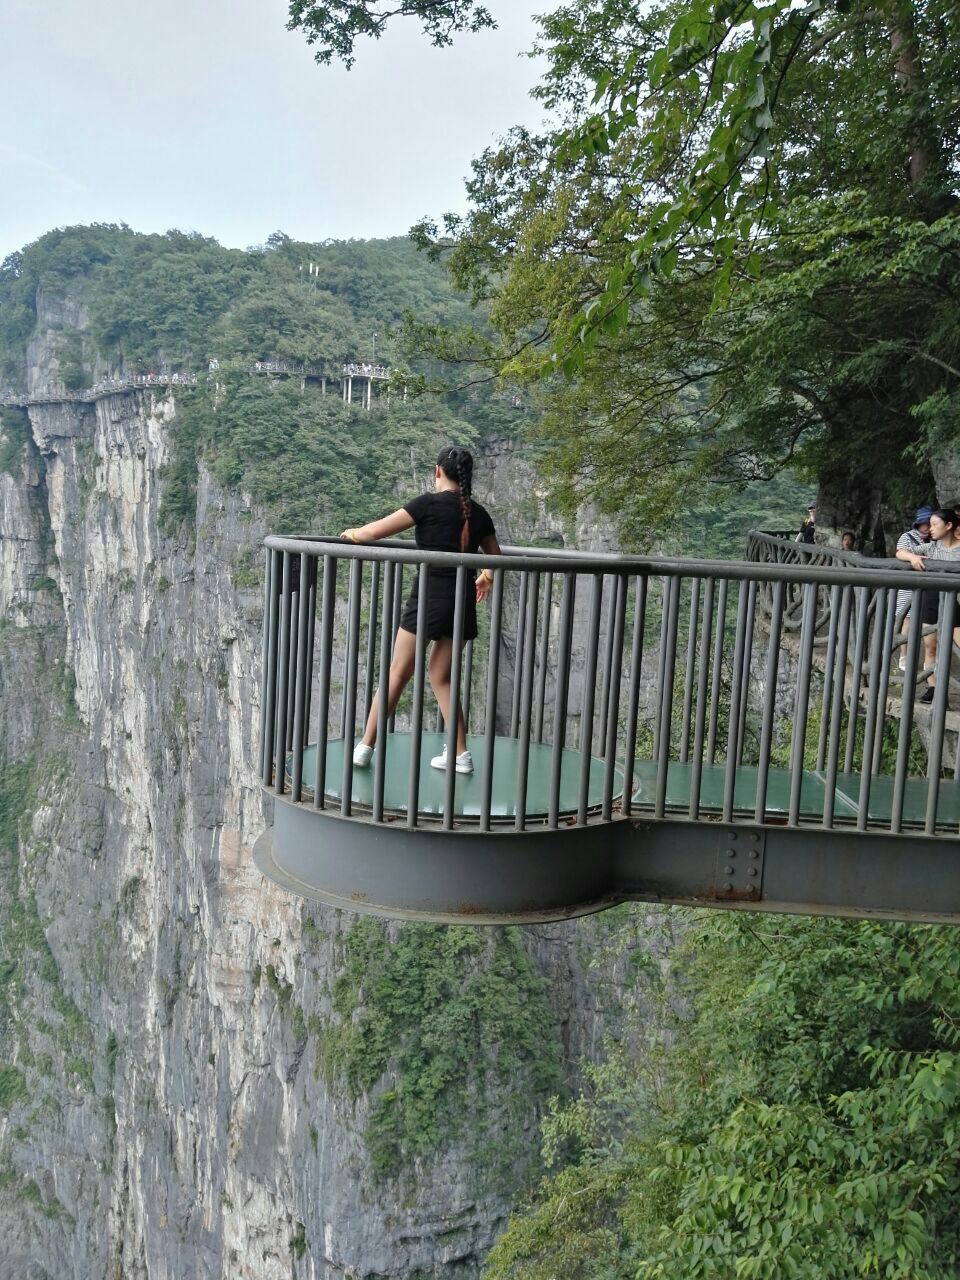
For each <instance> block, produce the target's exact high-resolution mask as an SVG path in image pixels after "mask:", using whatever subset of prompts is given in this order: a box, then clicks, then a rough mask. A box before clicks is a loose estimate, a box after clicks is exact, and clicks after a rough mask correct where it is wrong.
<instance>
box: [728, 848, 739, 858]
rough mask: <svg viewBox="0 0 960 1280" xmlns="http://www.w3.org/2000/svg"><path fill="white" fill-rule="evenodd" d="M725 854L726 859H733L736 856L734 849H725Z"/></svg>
mask: <svg viewBox="0 0 960 1280" xmlns="http://www.w3.org/2000/svg"><path fill="white" fill-rule="evenodd" d="M725 852H726V855H727V857H728V858H735V857H736V856H737V851H736V849H727V850H725Z"/></svg>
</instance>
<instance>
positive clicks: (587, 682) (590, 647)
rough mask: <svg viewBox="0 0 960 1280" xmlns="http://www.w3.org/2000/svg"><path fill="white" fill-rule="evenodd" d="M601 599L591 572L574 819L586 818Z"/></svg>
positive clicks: (597, 580) (599, 583) (598, 583)
mask: <svg viewBox="0 0 960 1280" xmlns="http://www.w3.org/2000/svg"><path fill="white" fill-rule="evenodd" d="M602 600H603V574H601V573H595V574H593V583H592V586H591V590H590V617H589V622H588V625H587V638H586V643H587V650H586V666H585V668H584V674H583V706H582V709H581V714H580V777H579V781H578V792H577V822H578V823H579V824H580V825H581V826H583V824H584V823H585V822H586V820H587V809H588V807H589V805H588V796H589V792H590V766H591V764H592V760H593V755H592V753H593V713H594V704H595V700H596V696H597V648H598V646H599V643H600V609H601V604H602Z"/></svg>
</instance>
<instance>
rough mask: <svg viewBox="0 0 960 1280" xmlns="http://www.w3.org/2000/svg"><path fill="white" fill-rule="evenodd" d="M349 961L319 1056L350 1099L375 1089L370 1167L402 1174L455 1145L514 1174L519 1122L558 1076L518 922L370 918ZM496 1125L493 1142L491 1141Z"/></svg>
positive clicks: (353, 940) (345, 952) (551, 1030)
mask: <svg viewBox="0 0 960 1280" xmlns="http://www.w3.org/2000/svg"><path fill="white" fill-rule="evenodd" d="M341 960H342V968H341V971H340V973H339V975H338V977H337V979H336V981H335V983H334V986H333V992H332V1003H333V1015H334V1016H333V1018H332V1019H331V1020H330V1021H329V1022H328V1023H327V1024H326V1025H325V1026H322V1027H320V1028H319V1031H320V1042H319V1047H318V1051H317V1065H318V1068H319V1070H320V1071H321V1072H322V1073H323V1074H324V1076H325V1077H326V1078H327V1080H328V1081H330V1082H331V1083H332V1082H335V1081H341V1082H342V1083H343V1084H344V1086H345V1087H346V1089H347V1091H348V1093H349V1094H350V1096H351V1097H353V1098H355V1099H357V1098H360V1097H361V1096H369V1097H370V1099H371V1106H372V1109H371V1113H370V1117H369V1120H368V1123H367V1127H366V1132H365V1137H366V1141H367V1145H368V1147H369V1150H370V1154H371V1157H372V1160H373V1164H374V1167H375V1168H376V1169H377V1170H378V1172H380V1173H381V1174H385V1175H394V1174H397V1173H399V1172H400V1171H401V1170H402V1169H403V1168H404V1167H406V1168H409V1167H410V1166H411V1164H412V1162H413V1161H414V1160H416V1159H417V1158H419V1157H423V1156H426V1155H428V1154H429V1153H430V1152H431V1151H433V1150H435V1149H436V1148H437V1147H438V1146H439V1145H440V1144H441V1143H442V1142H456V1143H458V1144H461V1145H462V1146H463V1148H465V1149H466V1150H467V1152H470V1153H472V1154H473V1156H474V1157H475V1158H477V1159H481V1160H482V1161H483V1163H484V1164H485V1165H486V1166H487V1168H488V1169H491V1171H492V1172H493V1173H494V1175H495V1176H496V1175H497V1174H498V1173H499V1174H500V1175H506V1173H507V1171H508V1170H509V1168H510V1166H511V1164H512V1163H513V1162H515V1161H516V1160H517V1159H518V1157H519V1155H520V1154H521V1145H520V1144H519V1143H518V1142H517V1132H518V1129H519V1125H520V1122H521V1121H522V1119H523V1118H524V1117H525V1116H529V1114H530V1112H531V1109H533V1108H535V1107H536V1106H537V1105H538V1103H542V1102H543V1101H544V1100H545V1099H546V1098H547V1097H548V1096H549V1095H551V1094H554V1093H556V1091H557V1089H558V1088H559V1084H560V1058H559V1039H558V1033H557V1028H556V1026H555V1023H554V1018H553V1015H552V1013H551V1011H550V1008H549V1006H548V1004H547V1002H546V998H545V984H544V982H543V980H542V979H541V978H540V977H538V976H537V974H536V973H535V971H534V969H533V967H532V965H531V963H530V960H529V958H528V956H527V954H526V952H525V951H524V949H523V945H522V943H521V940H520V935H519V931H518V930H516V929H497V930H477V929H468V928H460V927H450V928H445V927H441V926H433V925H416V926H414V925H407V926H405V927H404V928H402V929H401V930H400V931H399V932H398V934H397V935H396V937H395V938H391V936H388V932H387V929H386V927H385V926H384V924H383V923H382V922H381V921H378V920H373V919H369V918H366V917H362V918H361V919H359V920H358V921H357V922H356V924H354V925H353V926H352V927H351V928H350V929H349V931H348V932H347V933H346V934H345V935H344V936H343V940H342V944H341ZM508 1087H509V1091H508ZM494 1098H495V1099H496V1101H497V1105H498V1107H499V1108H501V1110H500V1111H499V1113H498V1114H497V1115H496V1116H493V1115H491V1114H490V1111H489V1106H490V1103H491V1101H492V1099H494ZM507 1098H511V1099H513V1102H512V1103H511V1102H507V1101H506V1099H507ZM491 1122H495V1128H496V1129H497V1131H498V1132H497V1136H496V1144H497V1150H496V1151H493V1150H491V1149H489V1148H488V1147H486V1146H485V1142H486V1140H487V1136H488V1135H489V1134H490V1133H491Z"/></svg>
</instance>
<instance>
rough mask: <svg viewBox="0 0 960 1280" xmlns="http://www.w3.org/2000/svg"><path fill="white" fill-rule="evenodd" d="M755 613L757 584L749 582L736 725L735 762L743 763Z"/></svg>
mask: <svg viewBox="0 0 960 1280" xmlns="http://www.w3.org/2000/svg"><path fill="white" fill-rule="evenodd" d="M756 615H757V584H756V583H755V582H751V583H750V587H749V592H748V603H747V631H746V638H745V640H744V650H743V677H742V695H741V698H740V722H739V725H738V727H737V764H742V763H743V748H744V744H745V739H746V733H747V706H748V702H749V694H750V670H751V667H752V665H753V633H754V630H755V626H756Z"/></svg>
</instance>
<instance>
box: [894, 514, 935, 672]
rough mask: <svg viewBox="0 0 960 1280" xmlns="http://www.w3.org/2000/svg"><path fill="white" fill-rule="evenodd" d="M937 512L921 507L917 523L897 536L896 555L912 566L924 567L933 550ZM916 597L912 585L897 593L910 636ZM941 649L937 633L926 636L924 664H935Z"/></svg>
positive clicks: (902, 661) (903, 654) (903, 664)
mask: <svg viewBox="0 0 960 1280" xmlns="http://www.w3.org/2000/svg"><path fill="white" fill-rule="evenodd" d="M932 515H933V507H918V508H917V514H916V516H915V517H914V521H913V525H912V526H911V527H910V528H909V529H907V530H906V531H905V532H904V533H901V535H900V537H899V538H898V539H897V549H896V551H895V552H894V555H895V556H896V558H897V559H898V560H903V561H904V563H906V564H908V565H910V567H911V568H912V569H922V568H923V562H924V560H925V559H926V557H927V555H929V553H930V548H931V547H932V545H933V543H932V542H931V541H930V517H931V516H932ZM912 599H913V592H912V591H911V590H909V588H907V589H904V590H903V591H898V592H897V616H898V617H902V618H903V621H902V623H901V624H900V634H901V635H906V633H907V627H908V626H909V613H910V601H911V600H912ZM936 652H937V637H936V636H934V635H929V636H924V637H923V665H924V666H925V667H930V666H932V665H933V659H934V657H935V656H936ZM897 665H898V666H899V667H900V670H901V671H906V669H907V651H906V648H905V647H904V646H903V645H901V646H900V657H899V660H898V664H897Z"/></svg>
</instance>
